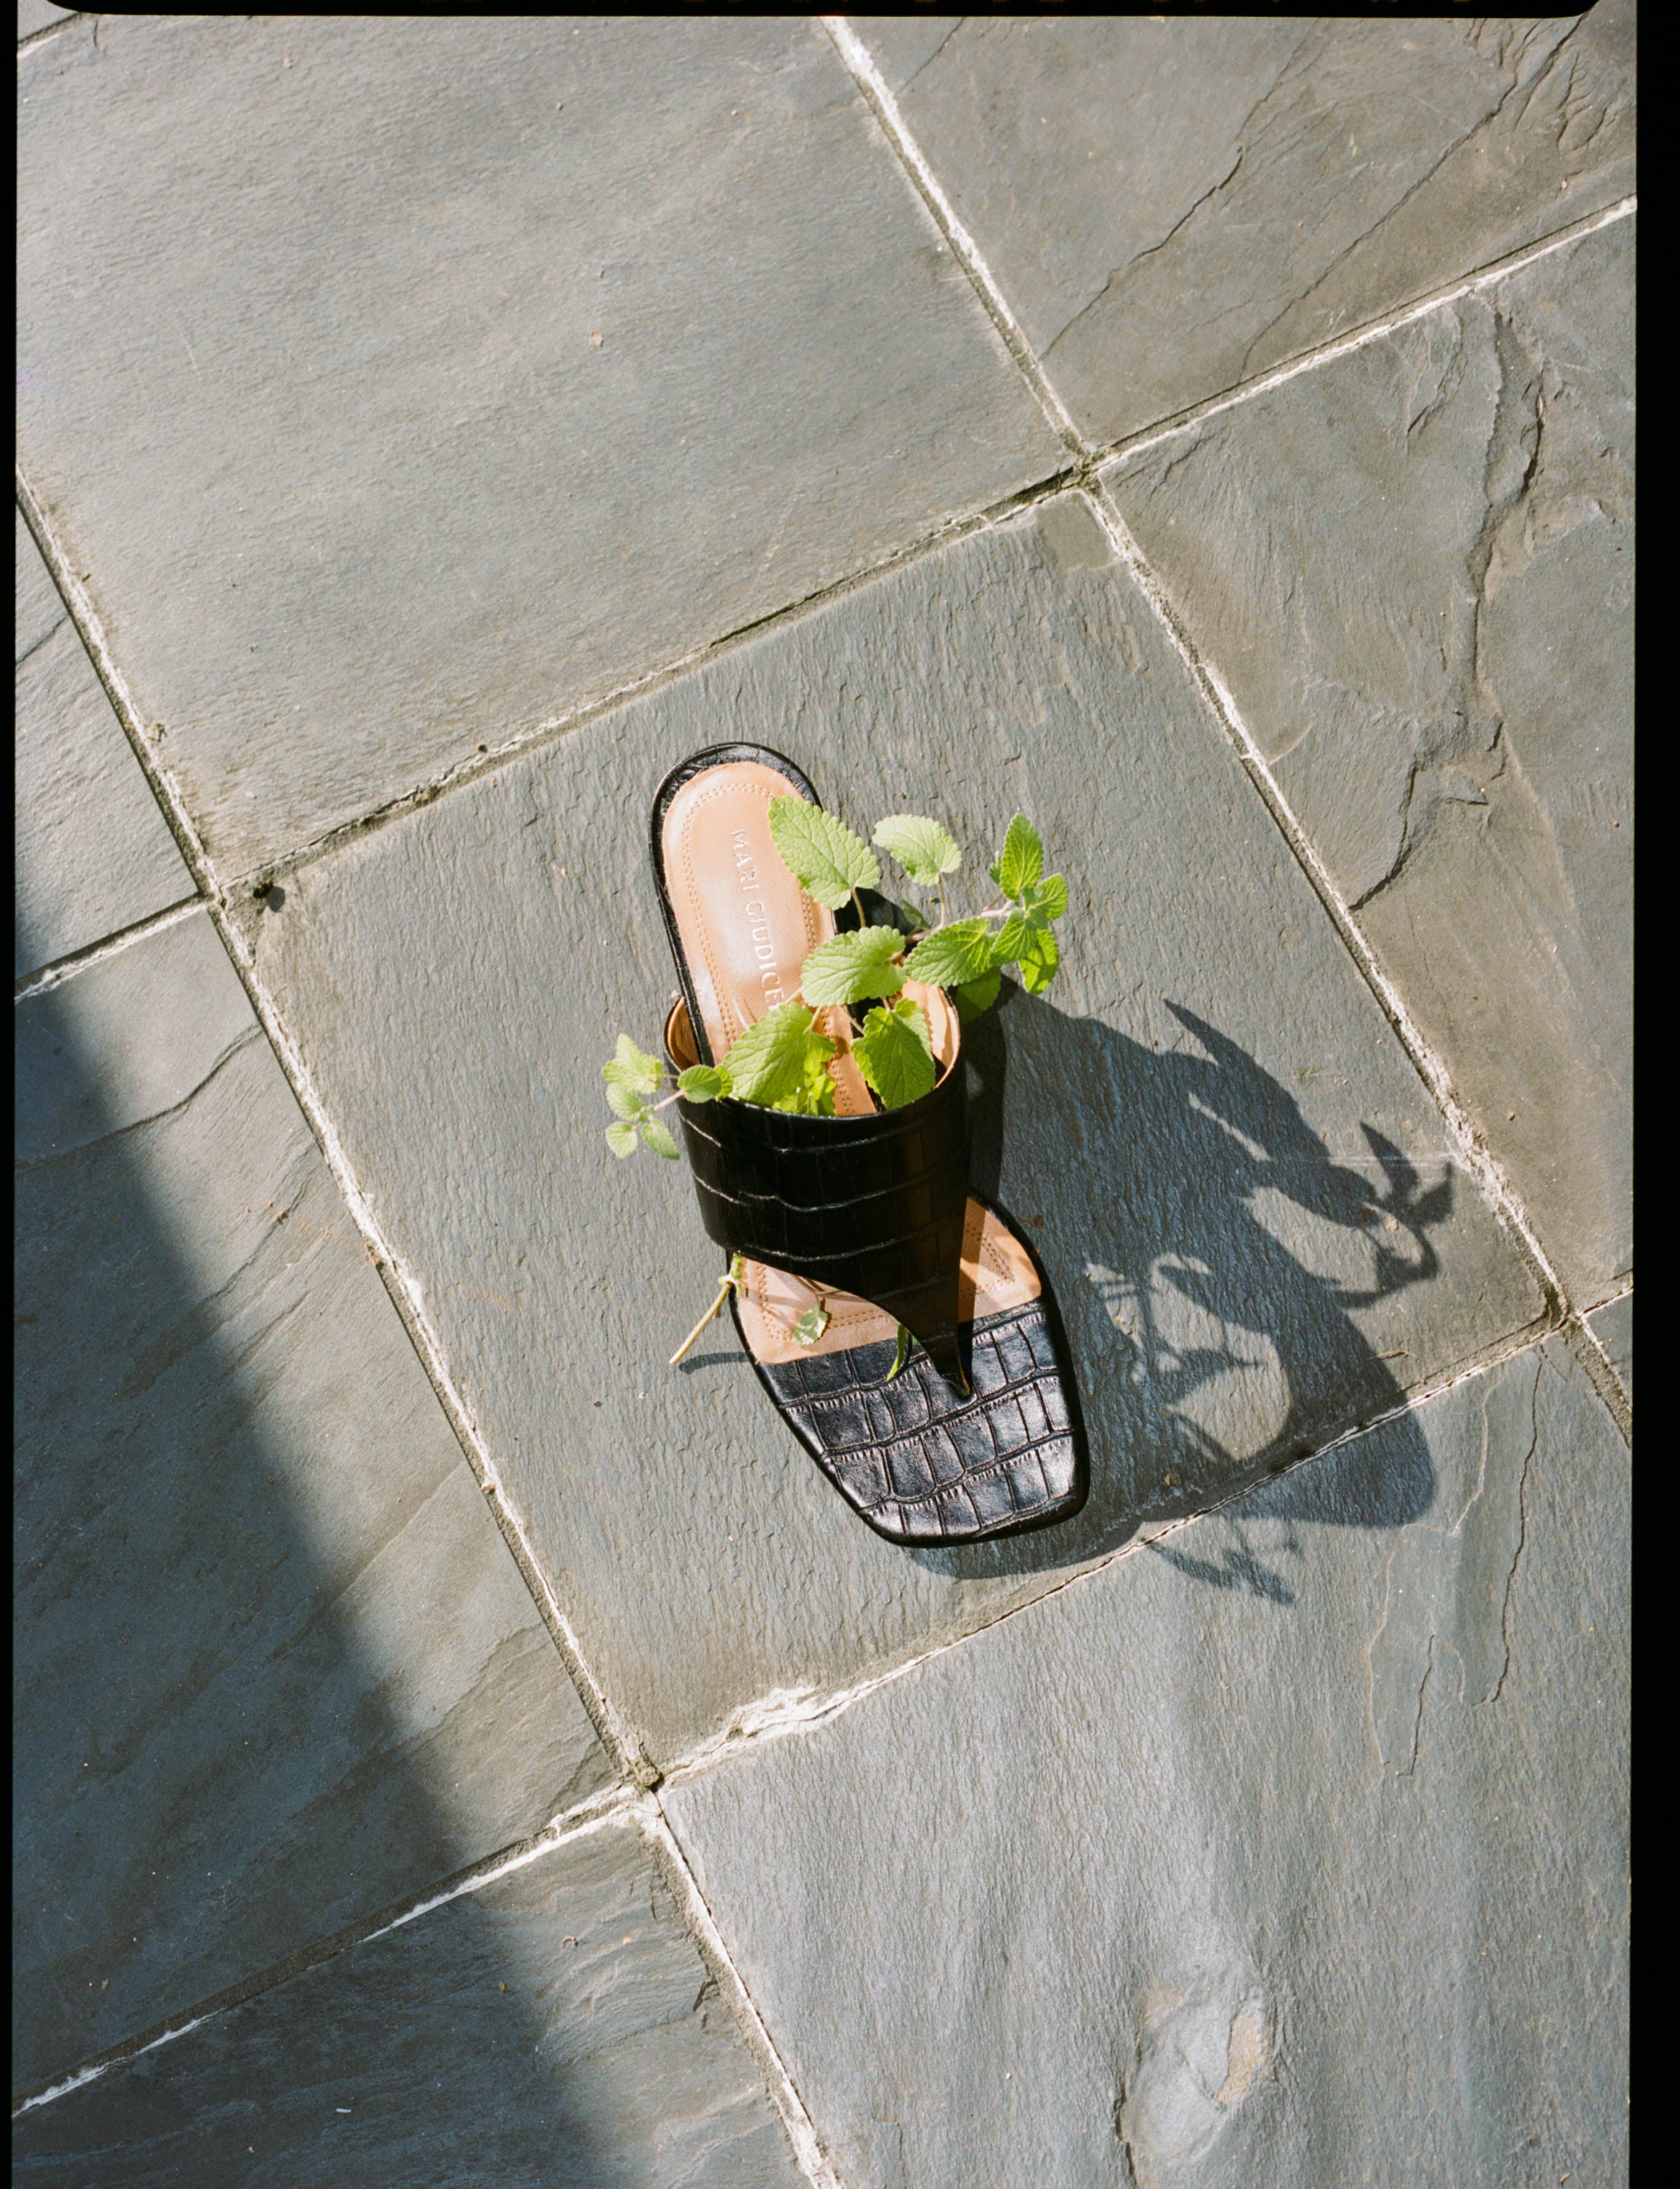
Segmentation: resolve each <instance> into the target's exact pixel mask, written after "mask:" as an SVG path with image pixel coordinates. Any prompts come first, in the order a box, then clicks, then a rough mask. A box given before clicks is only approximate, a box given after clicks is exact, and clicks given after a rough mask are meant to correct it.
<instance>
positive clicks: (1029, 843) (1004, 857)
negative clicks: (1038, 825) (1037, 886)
mask: <svg viewBox="0 0 1680 2189" xmlns="http://www.w3.org/2000/svg"><path fill="white" fill-rule="evenodd" d="M1043 873H1044V846H1043V844H1042V843H1040V841H1039V840H1038V830H1037V829H1035V828H1034V827H1033V826H1032V823H1031V822H1030V821H1029V820H1028V819H1027V816H1026V815H1025V814H1024V813H1017V814H1016V815H1015V818H1014V820H1013V821H1011V822H1010V825H1009V832H1008V834H1006V835H1005V836H1004V848H1003V850H1002V851H999V852H998V863H997V865H996V866H994V867H993V868H992V869H991V874H992V879H993V881H994V882H996V884H997V885H998V888H999V889H1000V890H1002V891H1003V892H1004V896H1005V897H1024V896H1025V895H1026V893H1027V891H1028V890H1030V889H1031V888H1032V885H1033V883H1034V882H1036V881H1037V880H1038V877H1039V875H1040V874H1043Z"/></svg>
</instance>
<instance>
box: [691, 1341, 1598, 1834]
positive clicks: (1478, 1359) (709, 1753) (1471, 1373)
mask: <svg viewBox="0 0 1680 2189" xmlns="http://www.w3.org/2000/svg"><path fill="white" fill-rule="evenodd" d="M1554 1334H1555V1333H1554V1332H1553V1331H1550V1330H1544V1331H1540V1332H1535V1331H1533V1330H1532V1329H1530V1330H1527V1331H1524V1332H1519V1333H1518V1334H1517V1335H1516V1336H1514V1337H1512V1338H1504V1339H1502V1340H1501V1341H1500V1342H1499V1343H1498V1344H1496V1345H1495V1346H1492V1347H1490V1348H1489V1349H1487V1351H1485V1353H1481V1354H1478V1355H1475V1356H1474V1357H1473V1358H1472V1359H1471V1360H1468V1361H1466V1362H1464V1363H1463V1364H1462V1365H1461V1366H1458V1367H1457V1368H1453V1369H1451V1370H1449V1371H1447V1372H1445V1374H1443V1375H1440V1376H1438V1377H1435V1378H1434V1380H1433V1381H1431V1382H1429V1383H1424V1384H1420V1385H1419V1387H1418V1388H1417V1390H1416V1391H1413V1392H1411V1393H1409V1394H1407V1395H1406V1397H1405V1398H1404V1399H1403V1400H1401V1402H1400V1404H1399V1405H1398V1406H1390V1407H1388V1408H1386V1409H1385V1410H1384V1411H1383V1412H1382V1413H1379V1414H1373V1415H1372V1417H1371V1418H1370V1420H1369V1421H1365V1422H1356V1423H1354V1424H1353V1425H1352V1426H1351V1427H1349V1428H1346V1429H1343V1430H1342V1431H1340V1432H1339V1433H1338V1434H1337V1435H1335V1436H1333V1437H1332V1438H1330V1439H1329V1440H1327V1441H1326V1443H1324V1444H1321V1445H1318V1446H1316V1447H1315V1450H1313V1451H1310V1452H1308V1453H1306V1454H1304V1456H1303V1457H1301V1458H1299V1459H1297V1460H1291V1461H1290V1462H1288V1463H1287V1465H1286V1466H1282V1467H1278V1468H1271V1469H1269V1470H1268V1471H1267V1472H1266V1473H1264V1474H1261V1475H1258V1476H1253V1477H1250V1478H1249V1479H1247V1480H1245V1481H1243V1482H1242V1483H1240V1484H1238V1485H1236V1486H1235V1487H1233V1488H1232V1489H1231V1490H1229V1491H1228V1492H1227V1493H1226V1494H1225V1496H1222V1497H1219V1498H1217V1499H1215V1500H1214V1502H1213V1503H1211V1504H1208V1505H1201V1506H1198V1507H1196V1510H1195V1512H1193V1513H1183V1514H1180V1515H1179V1517H1178V1518H1176V1519H1172V1520H1169V1521H1168V1522H1166V1523H1165V1524H1163V1525H1162V1526H1161V1527H1159V1528H1157V1530H1155V1531H1154V1533H1153V1534H1151V1535H1147V1536H1145V1535H1138V1536H1134V1537H1133V1538H1132V1539H1131V1540H1130V1541H1128V1542H1125V1543H1122V1544H1120V1545H1119V1546H1117V1548H1115V1549H1114V1550H1112V1551H1110V1552H1109V1553H1107V1554H1106V1556H1105V1557H1102V1558H1095V1559H1093V1561H1092V1562H1091V1564H1089V1565H1088V1566H1083V1567H1081V1568H1080V1570H1079V1571H1078V1572H1077V1573H1072V1574H1069V1575H1067V1576H1066V1578H1065V1579H1064V1580H1061V1581H1056V1582H1055V1583H1053V1584H1052V1586H1051V1587H1049V1588H1046V1589H1044V1590H1041V1591H1040V1592H1039V1593H1038V1595H1036V1596H1032V1597H1028V1598H1026V1600H1025V1601H1024V1602H1022V1603H1020V1604H1010V1606H1009V1608H1008V1609H1006V1610H1004V1611H1000V1612H998V1614H997V1615H996V1616H995V1617H994V1618H991V1619H986V1620H981V1621H980V1622H979V1623H978V1624H977V1625H976V1626H970V1627H967V1628H965V1629H964V1632H962V1633H960V1634H953V1635H952V1636H951V1637H950V1638H948V1639H947V1640H946V1641H943V1642H936V1643H933V1644H932V1646H931V1648H929V1649H920V1650H918V1651H917V1652H916V1654H914V1656H910V1657H905V1658H901V1659H900V1660H898V1661H897V1663H895V1664H891V1665H888V1666H885V1667H884V1668H883V1669H882V1670H881V1671H878V1672H872V1673H870V1674H868V1676H867V1677H864V1678H863V1679H861V1680H856V1681H853V1682H852V1683H851V1684H850V1685H848V1686H846V1687H844V1688H829V1689H828V1690H826V1691H824V1690H822V1689H818V1688H772V1689H770V1690H769V1692H768V1693H767V1694H762V1695H760V1696H758V1697H756V1698H755V1700H753V1701H752V1702H751V1703H749V1704H746V1705H743V1706H742V1707H741V1708H739V1709H738V1710H737V1711H735V1712H734V1713H733V1715H732V1717H731V1718H730V1720H729V1722H728V1723H727V1725H726V1726H725V1727H724V1728H723V1729H722V1730H721V1732H719V1733H716V1734H710V1735H709V1736H708V1737H707V1739H704V1740H703V1741H701V1742H699V1744H698V1745H696V1746H695V1747H693V1748H692V1749H691V1750H690V1751H688V1753H687V1755H686V1756H679V1757H677V1758H676V1759H675V1760H674V1761H673V1762H671V1764H670V1767H669V1768H667V1769H666V1771H665V1774H664V1776H663V1777H662V1778H661V1779H660V1780H659V1788H658V1794H659V1796H663V1795H664V1793H665V1790H666V1789H667V1788H668V1787H675V1786H682V1785H687V1783H688V1781H689V1780H691V1779H699V1778H702V1777H704V1775H705V1774H706V1773H708V1772H710V1771H712V1770H715V1769H716V1768H718V1767H719V1766H720V1765H721V1764H726V1763H728V1762H733V1761H734V1760H735V1759H736V1758H738V1757H739V1756H744V1755H747V1754H749V1753H750V1752H752V1751H754V1750H755V1749H756V1748H758V1747H760V1746H761V1745H762V1744H763V1743H765V1742H766V1741H770V1740H779V1739H785V1738H786V1736H787V1735H788V1734H795V1733H803V1732H805V1731H806V1729H807V1728H810V1727H812V1726H816V1725H822V1724H824V1723H826V1722H828V1720H829V1719H830V1718H834V1717H841V1716H843V1715H844V1714H845V1713H846V1711H849V1710H851V1708H852V1706H853V1705H854V1704H857V1703H860V1702H863V1701H864V1700H866V1699H867V1698H868V1696H870V1695H873V1694H876V1693H877V1692H878V1691H879V1690H880V1688H887V1687H891V1686H892V1684H893V1683H895V1682H896V1681H898V1680H902V1678H904V1677H905V1676H906V1674H907V1673H910V1672H914V1671H917V1670H918V1669H919V1667H920V1666H923V1665H925V1664H929V1663H931V1661H932V1660H934V1659H935V1658H937V1657H943V1656H946V1655H947V1654H949V1653H950V1652H951V1651H952V1650H953V1649H964V1648H966V1647H967V1645H968V1644H969V1643H972V1642H977V1641H979V1640H980V1639H981V1637H982V1636H984V1635H987V1634H989V1633H991V1632H993V1629H994V1628H996V1627H998V1626H1003V1625H1004V1624H1005V1623H1006V1621H1010V1620H1012V1619H1019V1618H1021V1616H1022V1615H1024V1614H1025V1613H1027V1612H1029V1611H1033V1610H1036V1609H1038V1606H1039V1605H1040V1604H1048V1603H1049V1601H1050V1599H1051V1598H1053V1597H1057V1596H1060V1595H1061V1594H1062V1592H1064V1591H1065V1590H1066V1589H1071V1588H1078V1587H1081V1586H1082V1585H1083V1583H1085V1582H1086V1581H1090V1580H1092V1579H1094V1578H1095V1576H1096V1575H1099V1574H1104V1573H1106V1572H1108V1571H1109V1570H1110V1569H1111V1568H1112V1567H1114V1566H1117V1565H1118V1564H1121V1563H1122V1562H1123V1560H1125V1559H1127V1558H1137V1557H1139V1556H1140V1555H1141V1554H1142V1553H1144V1552H1145V1551H1148V1550H1151V1549H1152V1548H1153V1547H1154V1546H1155V1545H1156V1544H1157V1543H1161V1542H1164V1541H1167V1539H1168V1537H1169V1536H1176V1535H1179V1533H1181V1532H1182V1531H1183V1530H1185V1529H1186V1528H1193V1527H1196V1526H1197V1525H1199V1524H1200V1523H1201V1522H1202V1521H1203V1520H1208V1519H1213V1517H1214V1516H1215V1515H1216V1514H1218V1513H1223V1512H1225V1510H1226V1509H1227V1507H1230V1506H1232V1505H1238V1504H1241V1503H1242V1501H1243V1499H1245V1498H1247V1497H1252V1496H1254V1495H1255V1493H1256V1492H1257V1491H1259V1490H1267V1489H1270V1487H1271V1486H1272V1485H1274V1484H1275V1483H1278V1482H1281V1481H1282V1480H1284V1479H1286V1478H1287V1477H1288V1476H1290V1475H1293V1474H1297V1473H1300V1472H1302V1471H1303V1470H1304V1468H1311V1467H1316V1466H1317V1465H1318V1464H1319V1463H1320V1462H1321V1461H1323V1460H1325V1459H1327V1458H1328V1457H1330V1456H1331V1455H1332V1453H1333V1452H1338V1451H1343V1450H1344V1449H1345V1448H1346V1447H1347V1446H1348V1445H1352V1444H1356V1443H1357V1442H1358V1441H1359V1440H1360V1438H1362V1437H1367V1436H1374V1435H1375V1434H1377V1431H1378V1430H1379V1429H1382V1428H1386V1427H1388V1425H1389V1423H1393V1422H1397V1421H1403V1420H1404V1419H1405V1418H1406V1417H1407V1416H1408V1415H1410V1414H1414V1413H1416V1412H1417V1411H1418V1410H1419V1409H1420V1408H1421V1407H1423V1406H1427V1405H1428V1403H1429V1402H1430V1401H1431V1400H1434V1399H1438V1398H1440V1396H1441V1395H1442V1394H1444V1393H1445V1392H1447V1391H1450V1390H1452V1389H1456V1388H1457V1386H1458V1385H1459V1384H1461V1383H1473V1382H1474V1381H1476V1380H1477V1379H1479V1377H1483V1376H1488V1375H1491V1374H1492V1372H1493V1371H1494V1370H1495V1369H1496V1368H1501V1367H1502V1366H1504V1365H1505V1363H1506V1362H1507V1360H1518V1359H1519V1358H1520V1357H1521V1356H1522V1355H1524V1353H1530V1352H1533V1351H1535V1350H1536V1349H1537V1348H1538V1347H1539V1346H1541V1344H1543V1343H1544V1342H1545V1340H1546V1339H1547V1338H1548V1337H1551V1336H1553V1335H1554Z"/></svg>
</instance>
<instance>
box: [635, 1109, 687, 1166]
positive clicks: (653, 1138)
mask: <svg viewBox="0 0 1680 2189" xmlns="http://www.w3.org/2000/svg"><path fill="white" fill-rule="evenodd" d="M642 1139H643V1140H646V1141H647V1143H648V1146H649V1147H650V1148H652V1150H653V1153H654V1154H655V1155H656V1156H669V1157H670V1160H671V1161H672V1162H676V1158H677V1157H678V1155H679V1154H680V1153H681V1152H682V1151H681V1150H680V1149H679V1148H678V1146H677V1145H676V1141H675V1140H672V1138H671V1136H670V1130H669V1129H668V1128H667V1126H666V1124H665V1119H664V1118H663V1117H654V1116H653V1114H652V1113H651V1112H650V1113H649V1114H648V1116H647V1117H644V1118H643V1119H642Z"/></svg>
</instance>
